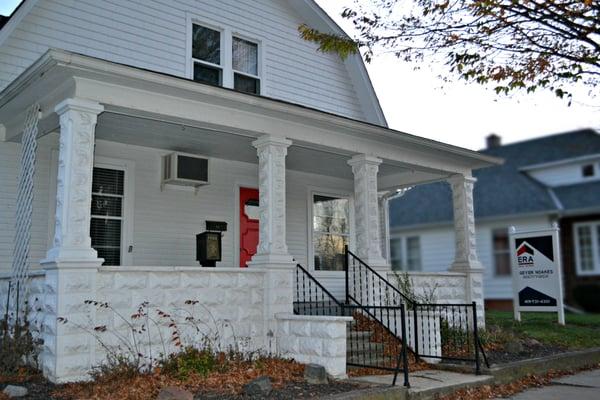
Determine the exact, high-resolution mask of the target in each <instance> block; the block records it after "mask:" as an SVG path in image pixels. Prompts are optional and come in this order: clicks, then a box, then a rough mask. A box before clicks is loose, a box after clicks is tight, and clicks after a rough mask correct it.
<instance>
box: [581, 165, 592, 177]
mask: <svg viewBox="0 0 600 400" xmlns="http://www.w3.org/2000/svg"><path fill="white" fill-rule="evenodd" d="M581 175H582V176H583V177H584V178H592V177H593V176H595V175H596V168H595V167H594V164H587V165H584V166H583V167H581Z"/></svg>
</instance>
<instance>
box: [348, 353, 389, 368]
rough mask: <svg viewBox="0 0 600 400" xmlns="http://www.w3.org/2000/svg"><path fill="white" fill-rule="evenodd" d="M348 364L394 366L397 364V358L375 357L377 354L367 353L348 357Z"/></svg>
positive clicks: (373, 366) (374, 366) (375, 366)
mask: <svg viewBox="0 0 600 400" xmlns="http://www.w3.org/2000/svg"><path fill="white" fill-rule="evenodd" d="M346 363H347V364H358V365H361V366H364V367H372V368H377V367H393V366H394V364H395V360H392V359H390V358H389V357H381V356H379V357H375V356H366V355H364V354H363V355H358V356H352V357H347V358H346Z"/></svg>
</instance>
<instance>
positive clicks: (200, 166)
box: [162, 153, 209, 187]
mask: <svg viewBox="0 0 600 400" xmlns="http://www.w3.org/2000/svg"><path fill="white" fill-rule="evenodd" d="M208 164H209V163H208V158H205V157H199V156H194V155H190V154H184V153H171V154H167V155H166V156H163V176H162V186H163V187H164V185H179V186H193V187H198V186H203V185H208V183H209V182H208Z"/></svg>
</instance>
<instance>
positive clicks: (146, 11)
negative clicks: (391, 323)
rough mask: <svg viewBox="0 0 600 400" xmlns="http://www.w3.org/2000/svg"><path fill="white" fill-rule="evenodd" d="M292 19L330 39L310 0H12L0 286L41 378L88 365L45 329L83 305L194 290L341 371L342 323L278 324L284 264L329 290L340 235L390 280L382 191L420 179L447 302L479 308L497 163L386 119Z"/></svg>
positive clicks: (2, 85)
mask: <svg viewBox="0 0 600 400" xmlns="http://www.w3.org/2000/svg"><path fill="white" fill-rule="evenodd" d="M302 23H307V24H308V25H310V26H313V27H315V28H317V29H320V30H323V31H328V32H335V33H339V34H343V32H342V31H341V30H340V28H339V27H337V26H336V25H335V24H334V23H333V22H332V20H331V19H330V18H329V17H328V16H327V15H326V14H325V13H324V12H323V10H321V9H320V8H319V7H318V6H317V5H316V4H315V3H314V2H313V1H311V0H289V1H271V0H261V1H250V0H245V1H240V0H222V1H219V2H215V1H210V0H179V1H166V0H164V1H163V0H158V1H153V2H151V3H150V2H146V1H139V0H129V1H119V2H109V1H83V0H80V1H69V0H25V1H23V2H22V4H21V5H20V6H19V8H18V9H17V10H16V11H15V12H14V13H13V15H12V16H11V17H10V18H9V19H8V20H7V21H4V26H3V27H2V29H1V30H0V89H1V90H2V91H1V92H0V179H1V180H0V183H1V184H0V199H1V200H0V204H1V205H0V215H1V219H0V224H2V225H1V226H2V229H1V230H0V271H2V272H3V273H4V279H3V280H2V282H3V284H2V286H1V287H0V295H1V296H3V298H5V297H6V291H7V287H8V282H9V280H11V279H12V281H13V282H15V281H19V282H23V281H24V279H25V278H26V277H30V279H31V282H32V283H31V285H30V289H29V290H30V295H31V296H32V297H33V296H35V297H38V298H39V299H40V301H41V302H42V307H41V309H42V311H41V313H42V318H41V320H42V321H43V323H42V326H41V327H40V335H41V337H42V338H43V340H44V345H43V351H42V357H41V361H42V365H43V369H44V373H45V374H46V375H47V376H48V377H50V378H51V379H53V380H55V381H67V380H73V379H79V378H81V377H83V376H85V372H86V371H87V370H89V368H90V367H91V366H92V365H94V364H97V363H98V362H101V361H102V357H103V355H102V352H101V351H100V350H99V349H98V348H97V346H95V344H94V343H93V341H92V340H91V339H90V338H89V337H86V336H85V335H83V334H82V333H81V332H80V331H78V330H77V329H75V328H73V327H72V326H69V325H62V324H59V323H57V317H61V316H62V317H66V316H68V318H69V319H70V320H77V318H86V317H88V316H89V312H88V310H87V308H86V307H84V306H83V301H84V300H86V299H95V300H99V301H110V302H111V304H112V305H113V307H115V308H118V309H120V310H124V312H127V311H129V310H131V309H133V308H134V307H136V305H137V304H139V303H140V302H141V301H146V300H147V301H151V302H152V303H153V304H155V305H158V306H161V307H165V308H167V307H169V306H172V305H173V304H181V302H183V301H185V300H186V299H190V298H196V299H198V300H200V301H201V302H203V303H204V305H205V306H207V307H208V308H210V309H211V310H212V312H213V313H214V314H215V315H216V316H217V317H219V318H222V319H224V320H227V321H228V322H229V323H231V324H232V325H233V326H234V327H235V329H236V333H237V335H238V336H244V337H246V338H248V339H249V342H250V346H252V347H255V348H262V349H266V348H268V349H269V350H275V349H276V350H281V348H282V346H283V344H284V343H290V340H301V341H300V343H301V345H300V346H297V345H296V346H292V348H291V349H289V353H291V354H292V355H293V356H294V357H296V358H298V359H299V360H305V361H316V362H321V363H323V364H325V365H326V366H327V367H328V368H329V371H330V373H332V374H334V375H343V374H344V373H345V356H346V353H345V350H344V349H345V326H344V325H345V323H346V320H347V318H340V317H331V318H324V319H315V318H314V317H310V316H292V315H291V313H292V302H293V299H294V293H293V290H292V287H293V284H294V277H293V271H294V269H295V268H296V263H300V264H301V265H303V266H304V267H305V268H307V269H308V270H310V271H312V272H314V275H315V276H316V277H317V278H318V279H319V280H321V281H322V282H323V284H324V285H325V286H326V287H328V288H330V289H331V290H332V291H333V292H335V294H336V295H337V296H343V295H344V290H345V288H344V284H343V282H344V277H343V276H344V273H343V271H342V270H341V269H342V264H343V263H340V262H339V260H340V257H339V256H340V255H343V252H344V245H345V244H348V245H349V247H350V249H352V250H353V251H354V252H355V253H356V254H358V255H359V256H360V257H361V258H362V259H363V260H365V261H366V262H367V263H368V264H370V265H371V266H373V267H377V268H379V270H381V271H383V272H384V273H385V272H387V271H388V270H389V269H390V268H389V263H388V262H387V261H386V259H385V258H384V257H383V256H382V247H385V246H383V245H382V242H385V241H386V239H385V238H382V232H385V229H383V227H382V226H381V220H382V219H383V218H382V216H383V215H380V208H381V205H382V204H383V203H384V201H383V200H382V199H385V196H386V194H388V193H394V192H395V190H396V188H399V187H405V186H407V185H412V184H418V183H420V182H426V181H430V180H432V179H449V180H450V181H451V182H452V184H453V188H454V194H455V202H454V209H455V215H456V224H455V228H456V232H457V241H456V242H457V244H456V245H457V249H458V251H457V253H456V257H455V258H454V260H449V262H448V263H447V265H446V267H447V268H450V267H452V268H453V272H452V273H451V275H452V276H454V277H455V278H456V279H460V282H462V283H461V285H462V286H461V287H462V289H461V291H460V293H459V295H458V297H459V300H460V301H462V302H471V301H477V303H478V304H479V306H481V305H482V293H481V270H480V264H479V262H478V260H477V257H476V255H475V247H474V226H473V202H472V189H473V186H472V178H471V177H472V171H473V170H474V169H477V168H481V167H487V166H490V165H493V164H495V163H497V162H498V159H496V158H494V157H490V156H487V155H482V154H479V153H477V152H473V151H469V150H466V149H462V148H458V147H455V146H451V145H447V144H444V143H439V142H435V141H431V140H427V139H423V138H420V137H417V136H413V135H409V134H406V133H402V132H397V131H394V130H391V129H388V128H387V127H386V122H385V118H384V116H383V113H382V112H381V108H380V107H379V104H378V102H377V98H376V96H375V93H374V91H373V88H372V86H371V83H370V81H369V78H368V75H367V73H366V70H365V67H364V65H363V63H362V61H361V59H360V57H359V56H352V57H349V58H348V59H346V60H341V59H340V58H339V57H338V56H336V55H332V54H323V53H320V52H317V50H316V47H315V45H313V44H311V43H307V42H305V41H303V40H302V39H301V38H299V35H298V33H297V27H298V26H299V25H300V24H302ZM178 155H179V157H178ZM174 157H178V158H174ZM325 205H327V206H325ZM334 219H335V220H336V221H338V222H340V225H338V227H342V228H340V229H339V230H336V231H333V230H331V229H330V228H331V222H328V223H327V224H326V225H327V226H328V229H325V230H324V229H320V228H322V227H323V224H322V223H321V222H322V221H324V220H325V221H332V220H334ZM206 221H216V222H219V224H218V225H219V226H220V228H221V229H223V228H224V226H223V224H222V223H223V222H224V223H226V224H227V227H226V230H225V231H224V232H223V236H222V254H221V257H220V261H219V262H217V263H216V267H215V268H202V267H200V266H199V265H198V262H197V261H196V235H197V234H199V233H201V232H203V231H205V230H207V227H206ZM257 232H258V237H257ZM257 242H258V243H257ZM324 242H329V243H334V246H324V245H323V243H324ZM213 244H214V243H213ZM215 249H218V247H216V248H215V247H211V248H210V251H214V250H215ZM213 255H214V254H213ZM240 267H247V268H240ZM445 276H446V275H444V274H441V275H439V278H440V279H441V281H442V282H443V281H444V279H445ZM455 297H456V295H455ZM178 302H179V303H178ZM480 315H481V314H480ZM105 317H106V316H103V315H99V314H95V315H93V316H92V318H96V319H98V320H99V319H102V318H105ZM311 318H312V319H311ZM336 318H337V319H336ZM109 323H110V321H109ZM290 324H292V326H296V325H297V324H300V325H301V326H304V327H307V326H309V325H310V326H313V327H317V328H318V327H319V325H323V324H324V325H327V326H329V325H331V326H332V327H333V328H332V329H329V330H328V329H325V330H319V329H315V332H317V331H319V332H321V335H322V334H323V333H322V332H330V333H331V332H333V333H331V336H330V337H329V336H327V335H326V336H325V337H322V336H319V338H320V339H315V338H311V335H313V331H311V330H310V329H308V330H306V329H304V330H303V332H304V334H305V336H307V337H308V339H307V338H306V337H304V338H300V339H297V338H296V339H294V337H292V336H293V335H295V334H297V330H295V329H290ZM294 324H296V325H294ZM311 324H312V325H311ZM340 327H341V328H340ZM336 329H337V331H336ZM340 329H341V330H340ZM335 332H338V333H335ZM339 332H341V336H340V335H339ZM314 335H317V333H314ZM336 335H337V336H336ZM315 337H316V336H315ZM302 340H303V341H302ZM327 340H334V341H335V340H341V344H340V346H339V349H338V350H336V351H335V354H330V352H331V349H332V347H328V346H327V345H326V343H328V342H327ZM295 343H298V342H295ZM311 346H312V347H311ZM315 346H317V347H318V346H321V347H318V348H316V349H315V348H314V347H315ZM340 364H341V368H340Z"/></svg>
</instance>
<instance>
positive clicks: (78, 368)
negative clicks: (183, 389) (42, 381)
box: [41, 267, 291, 382]
mask: <svg viewBox="0 0 600 400" xmlns="http://www.w3.org/2000/svg"><path fill="white" fill-rule="evenodd" d="M265 275H266V274H265V271H264V270H260V269H206V268H199V267H118V268H117V267H102V268H100V269H98V270H97V271H96V270H93V269H78V270H68V269H66V270H61V269H49V270H48V271H47V272H46V280H45V286H46V287H45V291H46V296H45V310H46V312H45V318H44V321H45V323H44V329H43V339H44V347H43V352H42V355H41V361H42V367H43V371H44V374H45V375H46V376H47V377H48V378H50V379H51V380H52V381H55V382H67V381H75V380H81V379H86V378H87V373H88V371H89V370H90V369H91V368H92V367H93V366H95V365H98V364H100V363H101V362H102V361H103V360H104V357H105V351H104V349H103V347H102V346H101V345H100V343H98V341H97V340H96V339H94V337H93V336H92V335H91V334H90V333H88V332H85V331H84V330H83V329H82V327H87V328H91V329H93V328H94V327H96V326H106V327H107V330H108V332H107V333H104V334H102V335H103V336H102V337H103V338H106V339H105V340H106V341H107V342H108V344H109V345H118V341H116V340H115V337H114V335H111V334H110V332H111V331H118V332H120V333H121V334H124V335H127V334H128V329H129V328H128V326H127V324H126V323H125V322H124V321H123V320H122V319H121V318H119V317H118V315H117V312H118V313H119V314H121V315H122V316H123V317H124V319H129V318H130V316H131V315H132V314H133V313H135V312H136V310H137V308H138V306H139V305H140V304H141V303H143V302H148V308H149V310H150V312H151V314H152V313H156V310H161V311H163V312H165V313H168V314H171V315H173V316H174V317H175V316H176V315H177V316H179V318H176V319H177V320H178V321H179V322H180V325H184V324H182V323H181V321H183V320H184V318H180V317H181V316H185V315H187V314H186V313H192V314H193V316H194V318H196V319H198V320H202V321H203V322H204V323H205V325H204V324H203V330H204V331H203V332H202V333H203V334H206V335H209V336H211V337H214V338H215V339H216V340H215V343H212V345H214V346H215V347H217V348H218V349H222V350H225V349H227V348H228V347H229V346H237V347H238V348H239V349H240V350H242V351H249V350H258V349H260V350H262V351H265V352H274V351H275V348H276V347H275V343H274V340H273V338H272V337H271V336H272V335H267V332H266V331H265V326H266V324H265V323H264V321H265V320H266V318H265V317H266V314H265V312H266V311H265V310H266V309H265V287H266V286H265V285H266V282H265ZM290 296H291V292H290ZM86 300H94V301H98V302H107V303H109V304H110V306H111V307H112V308H113V309H114V310H107V309H104V308H102V307H95V306H93V305H86V304H84V302H85V301H86ZM189 300H191V301H197V302H198V303H197V304H195V305H194V304H186V302H188V301H189ZM188 303H189V302H188ZM152 316H153V317H154V318H155V319H157V320H159V318H158V316H157V315H152ZM60 317H64V318H67V319H68V322H67V323H61V322H60V321H58V320H57V319H58V318H60ZM159 325H160V328H158V327H156V326H154V325H152V324H150V326H151V328H152V329H151V330H150V332H151V337H150V338H148V339H147V340H145V339H143V340H144V341H143V342H142V344H141V346H143V347H144V346H145V347H144V350H145V351H146V352H148V349H151V353H152V354H153V355H154V357H156V356H157V355H158V354H159V353H161V352H164V351H163V349H164V347H163V343H164V344H165V346H166V350H167V352H172V351H175V350H176V347H175V346H174V345H173V343H171V341H170V340H169V338H170V335H171V329H170V328H169V327H168V321H167V320H166V319H164V318H163V319H162V320H159ZM159 330H160V333H159ZM180 330H181V333H182V335H181V336H182V342H183V344H184V345H191V344H192V343H196V344H197V343H198V341H199V340H200V339H201V337H202V335H201V334H197V333H195V331H194V330H193V329H192V328H191V327H189V326H187V327H185V326H182V327H181V329H180ZM161 334H162V339H161ZM148 346H150V347H148Z"/></svg>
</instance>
